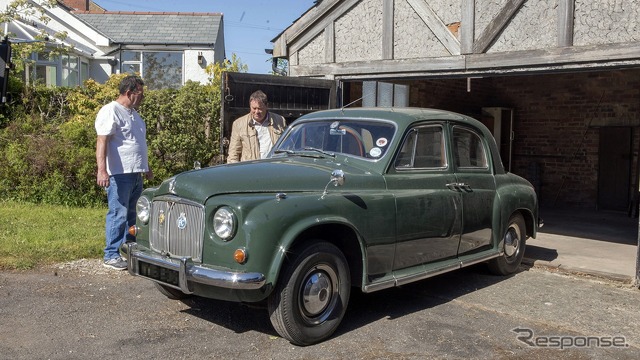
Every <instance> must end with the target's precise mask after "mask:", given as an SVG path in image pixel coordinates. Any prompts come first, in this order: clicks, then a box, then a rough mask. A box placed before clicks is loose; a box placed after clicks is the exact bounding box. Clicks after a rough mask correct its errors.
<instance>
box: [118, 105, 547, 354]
mask: <svg viewBox="0 0 640 360" xmlns="http://www.w3.org/2000/svg"><path fill="white" fill-rule="evenodd" d="M137 214H138V223H137V226H135V227H133V228H132V229H130V231H131V232H132V233H134V234H135V235H136V242H134V243H129V244H126V247H125V248H123V252H124V255H125V257H127V258H128V268H129V272H130V273H131V274H133V275H137V276H142V277H145V278H148V279H150V280H153V281H154V282H155V284H156V285H157V286H158V289H159V290H160V291H161V292H162V293H163V294H165V295H166V296H168V297H170V298H175V299H179V298H182V297H184V296H186V295H191V294H193V295H197V296H203V297H208V298H214V299H221V300H228V301H237V302H246V303H259V302H266V304H267V308H268V311H269V315H270V318H271V322H272V324H273V326H274V328H275V330H276V331H277V332H278V333H279V334H280V335H281V336H282V337H284V338H286V339H288V340H289V341H290V342H291V343H293V344H297V345H308V344H313V343H316V342H319V341H322V340H323V339H326V338H327V337H329V336H330V335H331V334H332V333H333V332H334V331H335V330H336V328H337V327H338V325H339V324H340V321H341V320H342V318H343V316H344V313H345V310H346V308H347V304H348V302H349V295H350V292H351V291H352V288H354V289H358V290H360V291H363V292H365V293H369V292H373V291H377V290H382V289H386V288H390V287H393V286H399V285H403V284H407V283H410V282H413V281H417V280H421V279H425V278H428V277H431V276H435V275H438V274H442V273H444V272H448V271H453V270H456V269H460V268H462V267H465V266H468V265H472V264H476V263H479V262H487V263H488V265H489V268H490V270H491V271H492V272H495V273H497V274H503V275H505V274H510V273H513V272H515V271H517V269H518V267H519V265H520V262H521V260H522V256H523V253H524V250H525V241H526V239H527V238H528V237H535V236H536V232H537V229H538V226H539V223H538V203H537V198H536V193H535V191H534V189H533V187H532V186H531V184H530V183H529V182H527V181H526V180H524V179H523V178H521V177H519V176H516V175H514V174H511V173H507V172H505V170H504V168H503V165H502V162H501V160H500V156H499V153H498V149H497V147H496V143H495V141H494V139H493V137H492V135H491V133H490V132H489V130H488V129H487V128H486V127H485V126H484V125H482V124H481V123H480V122H478V121H477V120H474V119H472V118H469V117H467V116H464V115H460V114H456V113H451V112H446V111H440V110H432V109H417V108H388V109H383V108H372V109H364V108H358V109H339V110H327V111H319V112H315V113H312V114H308V115H305V116H303V117H301V118H300V119H298V120H296V121H295V122H294V123H293V124H292V125H291V126H289V128H288V129H287V130H286V132H285V133H284V134H283V135H282V136H281V138H280V140H279V141H278V143H277V144H276V145H275V146H274V148H273V149H272V152H271V155H270V157H269V158H268V159H263V160H257V161H248V162H243V163H236V164H228V165H220V166H214V167H209V168H203V169H196V170H192V171H187V172H184V173H181V174H178V175H176V176H174V177H172V178H170V179H168V180H166V181H164V182H163V183H162V184H161V185H160V186H159V187H156V188H149V189H146V190H145V191H144V192H143V194H142V197H141V198H140V200H139V201H138V205H137Z"/></svg>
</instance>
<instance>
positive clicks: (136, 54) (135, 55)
mask: <svg viewBox="0 0 640 360" xmlns="http://www.w3.org/2000/svg"><path fill="white" fill-rule="evenodd" d="M125 61H140V51H123V52H122V62H125Z"/></svg>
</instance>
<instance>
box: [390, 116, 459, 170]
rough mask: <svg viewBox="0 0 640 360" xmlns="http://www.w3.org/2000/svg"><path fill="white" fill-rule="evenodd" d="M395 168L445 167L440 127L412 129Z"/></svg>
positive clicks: (445, 161)
mask: <svg viewBox="0 0 640 360" xmlns="http://www.w3.org/2000/svg"><path fill="white" fill-rule="evenodd" d="M395 166H396V168H405V169H406V168H423V169H424V168H441V167H446V166H447V160H446V156H445V152H444V140H443V132H442V127H441V126H422V127H418V128H415V129H413V130H412V131H411V132H410V133H409V135H408V136H407V138H406V139H405V141H404V144H403V145H402V148H401V149H400V153H399V154H398V158H397V159H396V165H395Z"/></svg>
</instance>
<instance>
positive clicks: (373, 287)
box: [362, 252, 501, 293]
mask: <svg viewBox="0 0 640 360" xmlns="http://www.w3.org/2000/svg"><path fill="white" fill-rule="evenodd" d="M500 255H501V254H500V253H498V252H495V253H491V254H489V255H485V256H482V257H476V258H471V259H468V260H466V259H458V262H456V263H454V264H451V265H447V266H443V267H439V268H436V269H432V270H429V271H420V272H416V273H414V274H410V275H405V276H402V277H397V276H395V275H394V276H393V279H389V280H384V281H381V282H377V283H372V284H368V285H365V286H364V287H363V289H362V291H363V292H364V293H371V292H374V291H378V290H383V289H388V288H391V287H394V286H401V285H406V284H410V283H412V282H416V281H420V280H424V279H427V278H430V277H434V276H437V275H441V274H444V273H447V272H450V271H453V270H457V269H462V268H463V267H467V266H471V265H474V264H477V263H481V262H484V261H487V260H491V259H493V258H496V257H498V256H500Z"/></svg>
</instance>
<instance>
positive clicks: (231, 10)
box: [93, 0, 314, 74]
mask: <svg viewBox="0 0 640 360" xmlns="http://www.w3.org/2000/svg"><path fill="white" fill-rule="evenodd" d="M93 2H95V3H96V4H98V5H100V6H101V7H103V8H104V9H105V10H107V11H167V12H209V13H222V14H223V22H224V42H225V54H226V56H227V58H228V59H231V54H233V53H235V54H236V55H237V56H238V57H239V58H240V61H241V62H242V63H243V64H246V65H247V66H248V67H249V72H250V73H256V74H269V73H271V57H270V55H268V54H266V53H265V51H264V50H265V49H272V48H273V44H272V43H271V40H272V39H273V38H275V37H276V36H278V34H280V33H281V32H282V31H283V30H284V29H286V28H287V27H289V26H290V25H291V24H292V23H293V22H294V21H295V20H296V19H298V18H299V17H300V16H302V14H304V13H305V12H306V11H307V10H309V8H311V7H312V6H313V3H314V0H271V1H269V0H93Z"/></svg>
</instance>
